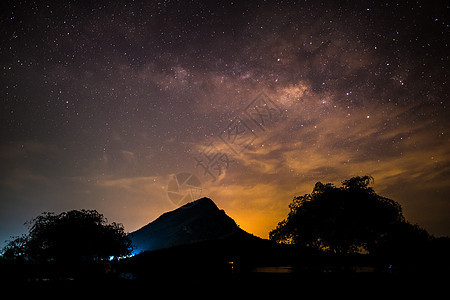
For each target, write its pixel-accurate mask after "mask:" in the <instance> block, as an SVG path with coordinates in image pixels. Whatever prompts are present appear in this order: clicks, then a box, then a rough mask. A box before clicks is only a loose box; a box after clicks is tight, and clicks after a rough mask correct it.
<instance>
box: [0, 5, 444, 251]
mask: <svg viewBox="0 0 450 300" xmlns="http://www.w3.org/2000/svg"><path fill="white" fill-rule="evenodd" d="M334 2H335V1H330V2H329V3H327V2H325V3H319V2H318V1H301V2H295V1H292V2H291V1H276V2H274V1H267V2H266V1H250V2H246V3H242V2H241V1H229V2H223V3H213V1H201V2H197V1H192V2H191V1H149V2H146V3H143V2H138V3H136V2H128V1H127V2H126V3H125V2H119V1H117V2H113V3H110V2H104V1H95V2H93V3H91V2H89V1H81V2H79V1H70V2H67V1H64V3H59V2H58V3H53V2H45V3H44V2H39V3H37V4H36V3H33V2H25V3H11V4H9V5H7V6H5V4H3V5H4V6H5V7H4V8H3V9H2V12H1V31H0V32H1V45H0V53H1V55H0V62H1V65H0V66H1V75H0V81H1V85H0V93H1V101H2V104H1V107H0V113H1V119H0V124H1V145H0V165H1V169H0V174H1V180H0V187H1V190H0V197H1V202H0V222H1V223H0V240H1V242H3V240H5V239H7V238H8V237H9V236H10V235H19V234H20V233H23V232H24V231H25V230H26V228H25V227H24V226H23V223H24V222H25V221H27V220H29V219H30V218H32V217H34V216H36V215H38V214H39V213H41V212H43V211H55V212H60V211H65V210H69V209H80V208H90V209H97V210H98V211H99V212H101V213H103V214H104V215H105V216H106V217H107V218H109V219H110V220H112V221H117V222H122V223H123V224H124V225H125V228H126V230H127V231H132V230H135V229H137V228H139V227H141V226H143V225H144V224H146V223H148V222H150V221H152V220H153V219H155V218H156V217H157V216H159V215H160V214H161V213H163V212H165V211H168V210H172V209H174V208H176V207H177V205H179V204H180V203H178V202H177V201H178V200H176V199H178V198H174V197H171V196H170V195H171V193H172V195H175V196H179V195H176V194H177V193H175V194H174V193H173V192H174V190H173V183H174V181H173V180H174V179H176V178H177V177H174V176H176V175H177V174H182V173H183V174H185V177H183V175H180V176H179V178H180V180H181V178H184V179H186V178H187V177H186V176H191V175H192V176H193V177H192V179H194V178H195V179H196V180H197V181H195V182H194V183H193V184H191V185H193V187H192V188H193V189H194V188H196V187H197V188H198V189H196V190H195V193H194V194H195V196H197V194H198V195H202V196H208V197H210V198H212V199H213V200H214V201H215V202H216V203H217V205H218V206H219V207H220V208H223V209H224V210H225V211H226V212H227V213H228V214H229V215H230V216H231V217H233V218H234V219H235V220H236V222H237V223H238V224H239V225H240V226H241V227H242V228H244V229H245V230H247V231H249V232H252V233H254V234H256V235H258V236H261V237H267V236H268V232H269V231H270V230H271V229H273V228H274V227H275V226H276V224H277V222H279V221H280V220H282V219H283V218H285V216H286V214H287V212H288V210H289V209H288V204H289V202H290V201H291V200H292V198H293V197H294V196H295V195H300V194H305V193H309V192H311V190H312V188H313V186H314V183H315V182H317V181H322V182H332V183H335V184H339V183H340V182H341V181H342V180H345V179H347V178H350V177H351V176H357V175H366V174H367V175H371V176H373V177H374V179H375V182H374V185H373V187H374V188H375V191H376V192H378V193H379V194H381V195H383V196H386V197H390V198H392V199H394V200H397V201H399V202H400V203H401V204H402V206H403V211H404V214H405V216H406V218H407V219H408V220H409V221H411V222H412V223H418V224H419V225H420V226H422V227H424V228H425V229H427V230H428V231H429V232H430V233H432V234H435V235H438V236H439V235H449V234H450V223H449V218H448V216H449V212H450V201H449V197H448V195H449V192H450V179H449V176H448V175H450V154H449V152H450V139H449V131H448V125H449V123H450V122H449V118H448V115H449V112H448V96H449V85H448V74H449V73H448V69H449V51H448V43H449V29H450V20H449V18H448V16H449V15H450V9H449V6H448V4H447V3H446V2H444V1H442V2H440V1H433V3H432V4H431V3H429V2H430V1H412V2H410V3H403V2H401V3H394V2H390V1H388V2H386V3H383V2H379V1H367V2H359V3H356V4H355V3H353V2H346V3H344V4H340V5H338V4H336V3H334ZM186 174H187V175H186ZM171 182H172V183H171ZM177 183H179V182H176V181H175V186H176V185H177ZM191 183H192V182H191ZM185 191H186V190H183V192H182V191H180V195H181V194H182V193H184V192H185ZM187 191H189V190H187ZM183 195H184V194H183ZM174 199H175V200H174ZM185 200H186V199H184V200H183V201H185Z"/></svg>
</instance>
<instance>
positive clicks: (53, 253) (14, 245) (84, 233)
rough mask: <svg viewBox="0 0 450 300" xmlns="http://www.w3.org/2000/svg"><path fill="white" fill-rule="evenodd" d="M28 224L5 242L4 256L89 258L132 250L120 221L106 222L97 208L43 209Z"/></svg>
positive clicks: (44, 259) (65, 259)
mask: <svg viewBox="0 0 450 300" xmlns="http://www.w3.org/2000/svg"><path fill="white" fill-rule="evenodd" d="M27 224H28V226H29V228H30V229H29V233H28V234H27V235H24V236H22V237H19V238H16V239H15V240H13V241H10V242H9V243H8V244H7V245H6V246H5V248H4V249H3V252H4V254H3V256H4V257H5V258H8V259H15V260H19V259H20V260H31V261H36V262H48V261H56V262H89V261H95V260H101V259H105V258H108V257H109V256H122V255H127V254H129V253H130V252H131V242H130V240H129V238H128V237H127V235H126V233H125V231H124V228H123V226H122V224H118V223H111V224H107V220H106V218H105V217H104V216H103V215H102V214H100V213H98V212H97V211H96V210H84V209H83V210H81V211H78V210H71V211H68V212H63V213H60V214H54V213H43V214H41V215H39V216H38V217H36V218H35V219H33V220H32V221H31V222H29V223H27Z"/></svg>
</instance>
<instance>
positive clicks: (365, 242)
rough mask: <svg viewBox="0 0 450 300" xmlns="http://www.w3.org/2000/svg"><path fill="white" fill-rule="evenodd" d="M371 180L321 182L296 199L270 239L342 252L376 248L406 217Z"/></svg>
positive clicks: (367, 177)
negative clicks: (377, 189) (339, 183)
mask: <svg viewBox="0 0 450 300" xmlns="http://www.w3.org/2000/svg"><path fill="white" fill-rule="evenodd" d="M371 182H373V178H372V177H370V176H362V177H359V176H358V177H353V178H350V179H348V180H345V181H343V182H342V186H341V187H336V186H334V185H333V184H331V183H327V184H323V183H321V182H317V183H316V185H315V187H314V189H313V191H312V193H311V194H305V195H303V196H298V197H295V198H294V199H293V201H292V203H291V204H290V205H289V208H290V212H289V214H288V217H287V218H286V219H285V220H283V221H281V222H280V223H279V224H278V226H277V227H276V228H275V229H274V230H273V231H271V232H270V234H269V237H270V239H271V240H274V241H277V242H281V243H292V244H296V245H301V246H307V247H312V248H315V249H320V250H325V251H329V252H333V253H338V254H347V253H354V252H357V251H359V250H361V249H365V250H366V251H371V250H372V249H375V246H376V244H377V241H379V240H380V239H381V238H382V237H384V236H385V235H386V234H387V233H388V232H390V230H391V228H392V226H394V225H396V224H400V223H403V222H404V217H403V215H402V209H401V206H400V204H399V203H397V202H395V201H393V200H391V199H388V198H385V197H382V196H379V195H377V194H376V193H375V191H374V190H373V189H372V188H371V187H369V184H370V183H371Z"/></svg>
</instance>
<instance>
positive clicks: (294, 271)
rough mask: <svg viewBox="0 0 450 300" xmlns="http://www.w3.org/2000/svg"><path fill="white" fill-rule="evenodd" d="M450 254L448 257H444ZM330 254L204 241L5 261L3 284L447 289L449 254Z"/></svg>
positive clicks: (32, 291) (186, 291)
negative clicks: (71, 258)
mask: <svg viewBox="0 0 450 300" xmlns="http://www.w3.org/2000/svg"><path fill="white" fill-rule="evenodd" d="M444 258H445V259H444ZM392 260H393V259H392V258H387V257H383V258H379V257H378V258H377V257H370V256H365V255H356V256H345V257H343V256H340V257H337V256H329V255H324V254H323V253H322V254H321V253H315V252H311V251H309V250H305V249H303V250H301V249H297V248H291V247H285V246H283V247H282V246H278V245H274V244H271V243H268V242H267V241H256V242H255V241H250V242H242V241H240V242H239V243H230V242H223V241H217V242H207V243H198V244H193V245H188V246H181V247H173V248H170V249H165V250H159V251H152V252H146V253H143V254H140V255H137V256H134V257H132V258H127V259H121V260H113V261H102V262H96V263H90V264H85V265H83V264H73V263H72V264H66V265H56V264H51V263H49V264H45V265H42V264H36V265H35V264H30V263H24V264H18V263H15V264H12V263H1V264H0V285H1V286H3V287H4V292H5V291H6V290H11V291H15V292H17V293H18V294H20V295H23V296H37V295H43V296H49V297H58V298H59V297H64V296H70V297H87V296H88V297H90V298H92V297H112V298H119V297H143V296H145V298H157V297H161V296H162V295H166V296H168V297H173V296H187V295H193V296H196V295H197V296H200V295H205V296H207V297H209V298H210V297H213V298H217V297H218V296H220V297H236V296H252V298H254V296H262V297H264V296H265V297H267V296H272V295H276V296H277V298H280V297H281V296H283V295H286V296H292V295H296V296H298V297H301V296H305V295H309V297H311V295H313V296H314V297H319V298H322V297H330V296H337V295H339V296H346V297H351V298H356V297H358V298H362V297H373V296H378V297H392V296H398V297H405V296H412V295H415V296H417V295H426V296H427V298H430V297H433V296H434V295H436V296H437V295H439V294H441V295H444V294H442V293H444V292H446V291H447V285H448V282H449V270H450V267H449V263H448V258H447V256H446V255H445V256H434V257H425V258H422V259H420V260H418V259H417V258H414V257H406V256H403V257H399V258H396V259H395V260H394V261H392Z"/></svg>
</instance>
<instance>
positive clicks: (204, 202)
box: [179, 197, 219, 209]
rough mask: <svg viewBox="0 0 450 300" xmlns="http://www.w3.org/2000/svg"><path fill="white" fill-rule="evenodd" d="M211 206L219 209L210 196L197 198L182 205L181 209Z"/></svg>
mask: <svg viewBox="0 0 450 300" xmlns="http://www.w3.org/2000/svg"><path fill="white" fill-rule="evenodd" d="M198 206H203V207H209V208H212V209H219V208H218V207H217V205H216V204H215V203H214V201H212V200H211V199H210V198H207V197H203V198H200V199H197V200H194V201H192V202H189V203H186V204H185V205H183V206H181V207H180V208H179V209H186V208H192V207H198Z"/></svg>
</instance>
